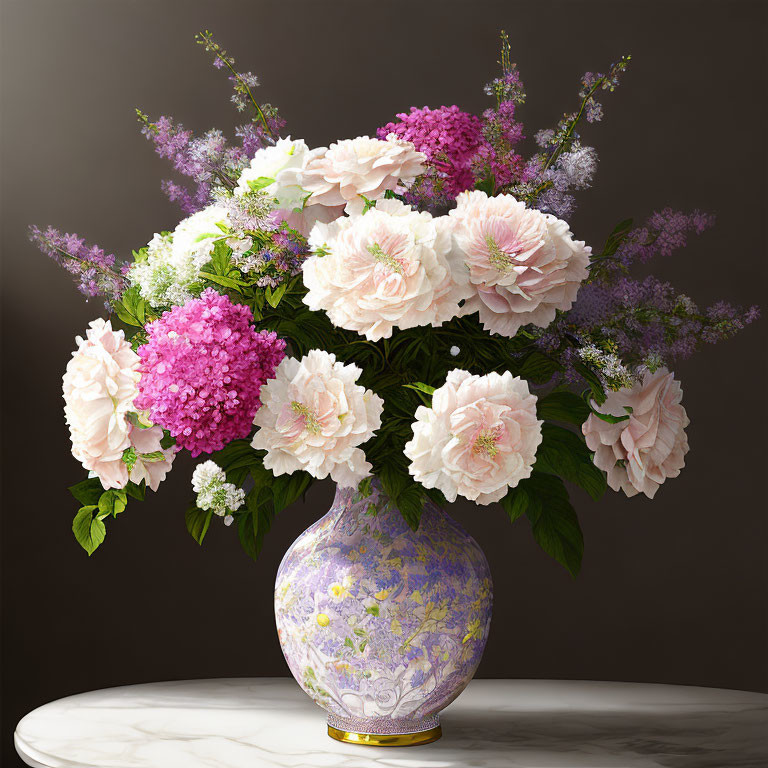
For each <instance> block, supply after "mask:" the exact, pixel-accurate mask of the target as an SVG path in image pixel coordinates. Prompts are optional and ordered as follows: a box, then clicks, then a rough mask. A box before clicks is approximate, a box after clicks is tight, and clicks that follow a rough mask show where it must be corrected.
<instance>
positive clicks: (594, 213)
mask: <svg viewBox="0 0 768 768" xmlns="http://www.w3.org/2000/svg"><path fill="white" fill-rule="evenodd" d="M205 27H209V28H210V29H212V30H213V31H214V32H215V33H216V35H217V36H218V37H219V38H220V39H221V41H222V42H223V44H224V45H225V46H226V47H228V48H230V49H231V51H232V52H233V54H234V55H235V56H236V58H237V59H238V63H239V64H240V65H242V67H243V68H246V69H252V70H253V71H255V72H257V73H258V74H259V76H260V78H261V80H262V83H263V87H262V88H261V90H260V92H259V95H260V97H261V98H262V99H265V100H270V101H274V102H275V103H277V104H278V105H279V106H280V107H281V109H282V112H283V115H284V116H285V118H286V119H287V120H288V126H289V129H290V131H291V133H292V134H293V135H294V136H303V137H305V138H306V139H307V141H308V143H309V144H310V145H320V144H325V143H327V142H329V141H331V140H333V139H334V138H339V137H351V136H357V135H359V134H363V133H370V132H372V131H373V130H374V129H375V128H376V127H377V126H378V125H381V124H383V123H384V122H386V121H388V120H389V119H390V118H391V117H392V115H393V114H394V113H395V112H397V111H401V110H403V109H407V108H408V107H409V106H410V105H412V104H416V105H418V106H421V105H423V104H429V105H432V106H437V105H440V104H443V103H445V104H453V103H457V104H459V105H460V106H461V107H462V108H464V109H467V110H470V111H480V110H482V109H483V108H484V107H485V106H486V104H487V100H486V97H485V96H484V95H483V93H482V85H483V83H485V82H486V81H487V80H488V79H489V78H490V76H491V75H492V74H493V73H494V71H495V62H496V59H497V55H498V53H497V38H496V34H497V30H498V29H499V28H501V27H505V28H506V29H507V30H508V31H509V33H510V37H511V41H512V47H513V59H514V60H516V61H517V62H518V64H519V66H520V69H521V71H522V74H523V78H524V81H525V83H526V86H527V89H528V93H529V99H528V103H527V104H526V105H525V107H524V108H523V109H522V110H521V111H520V115H521V116H522V118H523V119H524V121H525V123H526V126H527V127H528V133H529V135H532V134H533V133H534V132H535V130H537V129H538V128H542V127H547V126H551V125H553V124H554V123H555V122H556V120H557V119H558V117H559V116H560V115H561V114H562V112H563V111H566V110H570V109H572V108H573V107H574V106H575V102H576V91H577V90H578V79H579V77H580V75H581V74H582V72H584V71H585V70H587V69H592V70H596V69H600V68H602V67H605V66H606V65H607V64H608V63H609V62H610V61H612V60H614V59H616V58H617V57H618V56H619V55H621V54H622V53H625V52H631V53H632V55H633V62H632V66H631V69H630V71H629V72H628V74H627V75H626V78H625V81H624V84H623V85H622V86H621V88H620V89H619V90H618V91H617V92H616V93H614V94H612V95H608V96H606V99H605V111H606V119H605V121H604V122H603V123H602V124H597V125H593V126H588V127H587V128H586V129H585V131H584V135H585V140H586V141H587V142H588V143H594V144H595V146H597V148H598V150H599V152H600V157H601V164H600V171H599V174H598V179H597V187H596V188H595V189H593V190H590V191H587V192H585V193H582V194H581V195H580V198H579V202H580V208H579V211H578V212H577V213H576V215H575V216H574V218H573V221H572V225H573V228H574V230H575V232H576V233H577V235H578V236H579V237H580V238H584V239H586V240H587V241H588V242H590V243H593V244H595V245H596V246H599V245H600V244H601V243H602V241H603V239H604V238H605V236H606V234H607V233H608V232H609V231H610V230H611V229H612V227H613V226H614V224H615V223H616V222H617V221H619V220H620V219H623V218H625V217H627V216H634V217H635V218H636V219H642V218H643V217H644V216H646V215H647V214H649V213H650V212H651V211H652V210H653V209H654V208H660V207H663V206H665V205H671V206H677V207H681V208H686V209H689V208H693V207H699V208H702V209H705V210H708V211H714V212H716V213H717V214H718V224H717V227H716V229H715V230H714V231H712V232H710V233H708V234H706V235H704V236H703V237H701V238H699V239H697V240H696V241H695V242H694V243H693V244H692V245H691V246H690V247H689V248H688V249H687V250H686V251H685V252H681V253H679V254H678V255H676V256H675V257H674V258H673V259H669V260H667V261H666V262H661V261H660V262H658V263H657V264H655V267H654V268H655V270H656V271H657V272H658V273H659V274H660V275H662V276H664V277H665V278H668V279H670V280H672V281H673V282H675V283H676V284H678V285H679V286H681V287H684V288H685V289H686V291H688V292H689V293H690V294H691V295H692V296H694V297H695V298H696V299H697V300H698V301H700V302H702V303H706V302H709V301H712V300H715V299H717V298H720V297H723V298H727V299H730V300H734V301H739V302H743V303H752V302H760V301H761V300H762V297H763V291H764V285H765V283H764V278H765V264H766V248H765V245H766V243H765V202H766V181H765V161H766V149H765V136H766V120H765V108H764V94H765V85H766V76H765V32H766V18H765V5H764V4H762V3H751V4H750V3H697V4H678V3H671V2H664V3H658V4H651V3H641V2H636V3H629V2H627V3H617V2H607V3H595V2H590V3H580V2H569V3H551V2H537V3H520V4H518V3H498V4H492V3H487V2H477V0H475V2H471V3H469V2H466V3H451V2H441V3H436V2H420V3H416V2H413V3H410V4H407V5H406V4H402V5H400V4H396V3H387V2H378V3H368V2H361V1H359V0H358V1H357V2H334V3H329V2H317V0H314V1H312V0H308V1H306V2H240V3H235V2H221V1H217V2H157V1H155V2H149V1H147V2H128V1H127V0H124V1H118V0H110V1H108V2H107V1H105V0H93V1H92V2H84V1H79V0H78V1H75V0H46V1H45V2H43V1H42V0H23V2H22V1H16V2H9V1H8V0H6V2H5V3H4V4H3V18H2V35H3V40H2V57H3V58H2V78H3V103H2V119H3V124H2V137H3V156H2V163H3V165H2V196H3V208H4V215H3V233H2V236H3V241H2V253H3V257H4V259H3V261H4V264H3V270H4V274H3V294H4V296H3V333H4V349H3V353H4V367H3V410H2V415H3V422H4V424H3V426H4V436H3V463H2V468H3V470H4V473H3V474H4V484H3V502H4V503H3V510H2V525H3V609H4V611H3V636H4V643H3V654H4V656H3V672H4V680H3V683H4V704H5V712H4V714H5V731H4V734H3V737H2V738H3V748H4V750H5V755H6V757H7V758H8V762H9V763H10V762H12V760H11V758H10V754H11V752H10V750H11V747H10V733H11V730H12V727H13V725H14V724H15V722H16V720H17V719H18V718H19V717H20V716H21V715H23V714H24V713H25V712H26V711H28V710H29V709H30V708H32V707H35V706H37V705H39V704H42V703H43V702H45V701H48V700H50V699H54V698H57V697H60V696H64V695H67V694H71V693H75V692H77V691H84V690H87V689H90V688H96V687H103V686H112V685H120V684H124V683H137V682H142V681H150V680H163V679H170V678H189V677H206V676H227V675H242V676H248V675H253V676H256V675H284V674H287V669H286V667H285V665H284V663H283V659H282V657H281V653H280V649H279V646H278V644H277V639H276V636H275V631H274V626H273V617H272V584H273V579H274V575H275V570H276V568H277V565H278V563H279V560H280V557H281V555H282V553H283V552H284V551H285V549H286V547H287V546H288V545H289V543H290V542H291V541H292V540H293V539H294V538H295V537H296V536H297V535H298V534H299V533H300V532H301V531H302V530H303V529H304V528H305V527H306V526H307V525H308V524H309V523H310V522H312V521H313V520H315V519H316V518H317V517H319V516H320V515H321V514H322V513H323V512H324V511H325V510H326V509H327V508H328V506H329V504H330V501H331V496H332V487H331V485H330V484H328V483H322V484H319V485H317V486H315V487H313V489H312V490H311V491H310V493H309V495H308V498H307V501H306V503H304V504H299V505H297V506H295V507H294V508H292V509H290V510H288V511H286V512H285V513H283V514H282V515H281V516H280V518H279V519H278V520H277V522H276V525H275V528H274V531H273V533H271V534H270V536H269V539H268V541H267V545H266V551H265V553H264V555H263V557H262V559H261V561H260V562H259V563H258V564H254V563H252V562H251V561H249V560H248V559H247V558H246V557H245V556H244V555H242V554H241V553H240V551H239V546H238V543H237V540H236V536H235V535H234V531H233V530H231V529H225V528H224V527H223V526H222V525H213V526H212V530H211V531H210V533H209V535H208V538H207V540H206V541H205V545H204V546H203V548H202V549H200V548H199V547H198V546H197V545H196V544H195V543H194V542H193V541H192V539H191V538H190V537H189V535H188V534H187V533H186V531H185V529H184V521H183V510H184V508H185V504H186V501H187V499H188V497H189V494H190V488H189V475H190V471H191V464H192V462H190V461H189V460H184V459H183V458H180V459H178V461H177V464H176V465H175V469H174V471H173V472H172V474H171V475H170V477H169V479H168V480H167V481H166V483H165V484H164V486H163V488H162V494H160V495H158V496H156V497H155V496H153V497H152V498H150V499H149V500H148V501H147V502H146V503H145V504H143V505H141V504H138V503H133V504H132V505H131V507H129V510H128V511H127V512H126V513H125V514H124V515H121V517H120V519H119V520H118V521H113V522H112V523H110V525H109V532H108V537H107V541H106V542H105V544H104V545H103V546H102V548H101V549H100V550H99V551H98V552H97V554H96V555H95V556H94V557H93V558H91V559H90V560H89V559H88V558H87V557H86V556H85V553H84V552H83V551H82V550H81V549H80V548H79V547H78V546H77V544H76V543H75V541H74V540H73V538H72V535H71V532H70V525H71V519H72V516H73V514H74V512H75V506H76V505H75V504H74V502H73V501H72V499H70V498H69V496H68V494H67V492H66V490H65V487H66V485H68V484H70V483H73V482H75V481H77V480H79V479H80V478H81V476H82V471H81V469H80V467H79V466H78V465H77V463H76V462H75V461H74V460H73V459H72V458H71V457H70V455H69V442H68V435H67V430H66V427H65V425H64V420H63V415H62V411H61V406H62V403H61V394H60V376H61V373H62V372H63V370H64V367H65V365H66V362H67V359H68V357H69V354H70V351H71V349H72V348H73V345H74V336H75V335H76V334H78V333H82V332H83V330H84V328H85V327H86V324H87V322H88V321H89V320H91V319H92V318H93V317H95V316H97V315H98V314H99V312H100V311H101V310H100V308H99V306H97V304H96V303H95V302H91V303H90V304H85V303H83V301H82V299H81V298H80V296H79V295H78V294H77V293H76V292H75V291H74V289H73V288H72V287H71V285H70V280H69V277H68V276H67V275H66V274H65V273H64V272H63V271H61V270H59V269H58V268H57V267H56V266H55V265H54V264H53V263H51V262H49V261H48V260H46V259H45V258H44V257H43V256H42V255H41V254H39V253H38V252H37V251H35V250H34V248H33V247H32V246H31V245H30V244H29V243H28V242H27V240H26V234H25V227H26V225H27V224H28V223H38V224H45V223H52V224H54V225H56V226H59V227H62V228H67V229H69V230H75V231H77V232H79V233H80V234H82V235H86V236H87V237H88V238H89V239H92V240H95V241H96V242H98V243H100V244H101V245H103V246H104V247H107V248H109V249H112V250H114V251H115V252H116V253H118V254H126V253H128V252H129V251H130V249H131V248H132V247H138V246H140V245H142V244H144V243H146V242H147V240H148V239H149V238H150V237H151V235H152V233H153V232H155V231H157V230H160V229H167V228H172V226H173V225H174V224H175V222H176V221H177V220H178V218H179V213H178V212H177V209H176V208H175V207H173V206H171V205H170V204H169V203H167V202H166V201H165V199H164V198H163V196H162V195H161V193H160V191H159V189H158V182H159V179H160V177H161V176H163V175H164V174H165V173H166V170H167V169H166V165H165V163H164V161H162V160H160V159H159V158H157V157H155V156H154V155H153V153H152V150H151V148H150V146H149V145H148V144H147V143H146V142H145V141H144V139H142V138H141V137H140V136H139V134H138V131H137V127H136V124H135V121H134V117H133V108H134V107H135V106H141V107H142V109H144V110H145V111H147V112H148V113H149V114H150V115H154V116H156V115H158V114H160V113H166V114H171V115H174V116H175V117H177V118H178V119H180V120H182V121H183V122H184V123H185V125H187V126H189V127H192V128H194V129H196V130H201V129H205V128H207V127H210V126H211V125H216V126H217V127H220V128H222V129H224V130H225V131H230V130H231V128H232V127H233V125H234V124H235V123H236V122H237V116H236V114H235V112H234V111H233V110H232V109H231V108H230V106H229V104H228V84H227V83H226V81H225V80H224V77H223V75H222V73H220V72H218V71H216V70H214V69H213V68H212V67H211V65H210V62H209V59H208V57H207V56H206V54H204V53H203V51H202V50H200V49H198V48H197V46H195V44H194V42H193V35H194V33H195V31H197V30H199V29H201V28H205ZM766 327H767V326H766V322H765V321H761V322H760V323H759V324H757V325H755V326H752V327H751V328H750V329H748V330H747V331H746V332H745V333H744V334H743V335H742V336H740V337H739V338H737V339H736V340H734V341H732V342H730V343H727V344H724V345H722V346H718V347H710V348H707V349H705V350H703V351H702V352H701V353H700V355H699V357H697V358H696V359H694V360H691V361H688V362H685V363H681V364H679V365H678V366H677V371H678V374H679V376H680V377H681V378H682V381H683V383H684V388H685V405H686V407H687V409H688V412H689V415H690V417H691V426H690V428H689V435H690V442H691V446H692V450H691V453H690V455H689V461H688V466H687V468H686V469H685V471H684V473H683V475H682V477H681V478H680V479H678V480H674V481H671V482H669V483H668V484H667V485H665V486H664V487H663V489H662V490H661V492H660V493H659V494H658V497H657V499H656V500H655V501H654V502H653V503H650V502H648V501H647V500H645V499H637V498H635V499H631V500H628V499H626V498H624V497H623V496H619V495H616V494H614V493H611V492H609V493H608V495H606V497H605V498H604V500H603V501H601V503H599V504H592V503H590V502H589V500H588V499H587V498H586V497H585V495H584V494H582V493H575V494H574V500H575V503H576V505H577V507H578V510H579V512H580V516H581V520H582V525H583V528H584V532H585V536H586V554H585V562H584V568H583V572H582V574H581V576H580V577H579V578H578V579H577V580H576V581H571V580H570V579H569V578H568V576H567V575H566V573H565V571H564V570H563V569H562V568H560V567H559V566H558V565H556V564H555V563H554V562H553V561H551V560H549V559H548V558H547V557H546V556H545V555H544V554H543V553H541V552H540V551H539V550H538V549H537V547H536V545H535V544H534V542H533V541H532V538H531V535H530V532H529V530H528V526H527V524H526V523H525V522H519V523H518V524H517V525H516V526H514V527H510V525H509V523H508V521H507V520H506V519H505V517H504V515H503V514H502V513H501V511H500V510H499V509H497V508H488V509H486V508H480V507H473V506H471V505H470V504H456V505H454V506H453V507H452V509H451V511H452V513H454V514H455V515H456V516H457V517H458V518H459V519H460V520H461V521H462V523H464V524H465V525H466V526H467V528H469V530H470V531H471V532H472V533H473V535H474V536H475V537H476V538H477V539H478V541H479V542H480V544H481V545H482V546H483V547H484V549H485V551H486V552H487V554H488V558H489V560H490V562H491V566H492V568H493V574H494V579H495V585H496V606H495V616H494V627H493V632H492V635H491V637H490V640H489V643H488V648H487V651H486V654H485V659H484V661H483V664H482V666H481V668H480V672H479V674H480V675H481V676H489V677H553V678H557V677H560V678H591V679H615V680H643V681H665V682H672V683H687V684H695V685H709V686H725V687H734V688H747V689H754V690H766V687H767V686H768V669H767V668H766V643H767V640H768V637H767V634H766V605H767V602H766V598H767V597H768V591H767V589H766V587H767V586H768V579H767V576H768V570H767V569H766V558H765V552H766V543H767V542H766V514H765V513H766V494H765V468H766V467H765V458H766V451H765V440H766V438H765V435H766V409H765V395H766V392H765V373H766V371H765V337H766Z"/></svg>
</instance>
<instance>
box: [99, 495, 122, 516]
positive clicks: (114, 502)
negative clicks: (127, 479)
mask: <svg viewBox="0 0 768 768" xmlns="http://www.w3.org/2000/svg"><path fill="white" fill-rule="evenodd" d="M127 504H128V495H127V494H126V492H125V491H124V490H115V489H113V490H109V491H104V493H102V494H101V496H100V497H99V515H101V516H105V515H112V517H117V516H118V515H119V514H120V513H121V512H122V511H123V510H124V509H125V507H126V506H127Z"/></svg>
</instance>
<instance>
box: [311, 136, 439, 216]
mask: <svg viewBox="0 0 768 768" xmlns="http://www.w3.org/2000/svg"><path fill="white" fill-rule="evenodd" d="M425 160H426V156H425V155H424V154H423V153H422V152H417V151H416V149H415V148H414V146H413V144H411V143H410V142H409V141H401V140H400V139H398V138H397V137H396V136H394V134H393V135H391V136H388V137H387V138H386V140H385V141H379V139H373V138H369V137H368V136H358V137H357V138H356V139H345V140H344V141H339V142H336V143H335V144H331V146H330V147H328V150H327V151H326V152H325V153H322V154H319V155H318V156H316V157H313V158H312V159H311V160H310V161H309V162H308V163H307V165H306V167H305V168H304V170H303V172H302V176H301V186H302V187H303V188H304V189H305V190H307V192H311V193H312V194H311V196H310V197H309V199H308V200H307V203H306V204H307V205H328V206H334V205H345V204H346V203H348V202H350V201H352V200H354V199H355V198H357V197H358V196H359V195H364V196H365V197H367V198H368V199H369V200H377V199H379V198H380V197H383V195H384V193H385V192H386V191H387V190H388V189H391V190H393V189H395V187H397V186H398V185H399V184H400V183H401V182H402V183H404V184H410V183H411V182H413V180H414V179H415V178H416V177H417V176H419V175H420V174H422V173H424V170H425V165H424V161H425Z"/></svg>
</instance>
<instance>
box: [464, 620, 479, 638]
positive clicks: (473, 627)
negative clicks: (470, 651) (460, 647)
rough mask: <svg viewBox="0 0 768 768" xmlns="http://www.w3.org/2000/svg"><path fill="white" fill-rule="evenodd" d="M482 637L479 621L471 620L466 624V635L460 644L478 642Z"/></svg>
mask: <svg viewBox="0 0 768 768" xmlns="http://www.w3.org/2000/svg"><path fill="white" fill-rule="evenodd" d="M482 636H483V629H482V627H481V626H480V619H473V620H472V621H470V622H469V624H467V634H466V635H464V639H463V640H462V641H461V642H462V643H468V642H469V641H470V640H480V638H482Z"/></svg>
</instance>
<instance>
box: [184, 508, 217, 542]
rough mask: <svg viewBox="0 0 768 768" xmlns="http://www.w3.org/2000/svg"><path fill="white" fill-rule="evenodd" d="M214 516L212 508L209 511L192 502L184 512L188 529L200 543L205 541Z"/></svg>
mask: <svg viewBox="0 0 768 768" xmlns="http://www.w3.org/2000/svg"><path fill="white" fill-rule="evenodd" d="M212 517H213V512H212V511H211V510H210V509H209V510H207V511H206V510H203V509H198V508H197V507H196V506H195V505H194V504H190V505H189V507H188V508H187V511H186V512H185V513H184V522H185V523H186V524H187V530H188V531H189V532H190V534H191V535H192V538H193V539H194V540H195V541H196V542H197V543H198V544H202V543H203V539H204V538H205V534H206V533H208V526H210V524H211V518H212Z"/></svg>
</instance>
